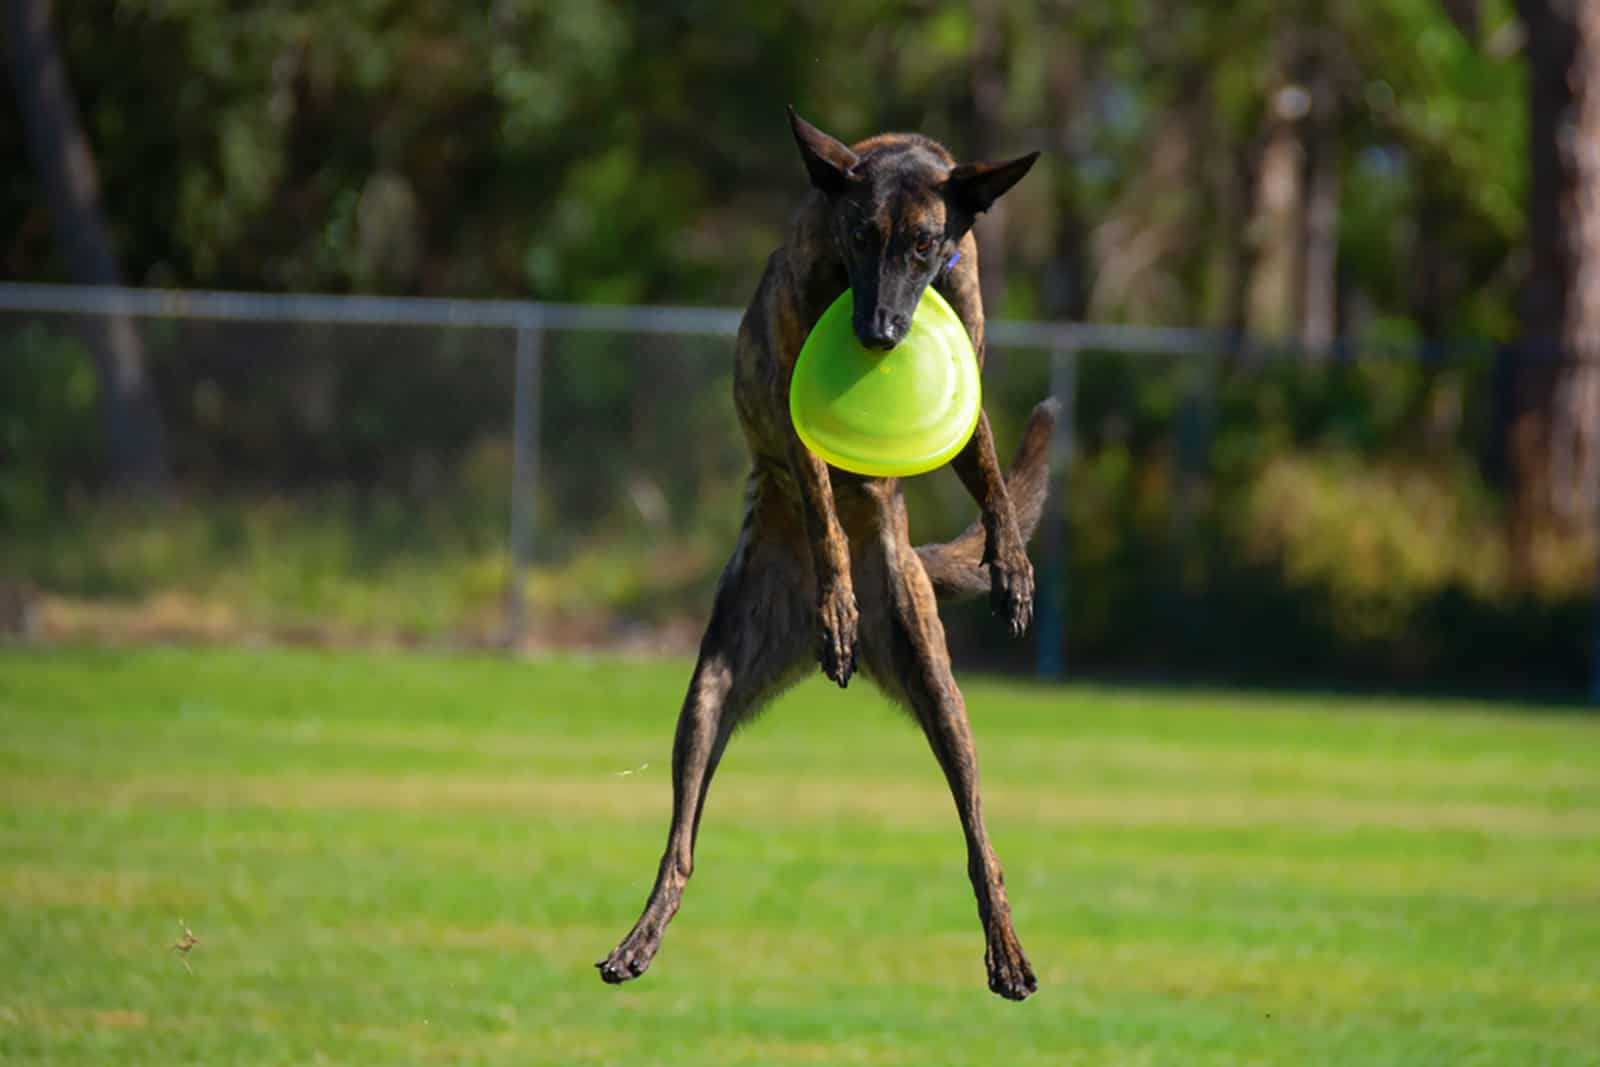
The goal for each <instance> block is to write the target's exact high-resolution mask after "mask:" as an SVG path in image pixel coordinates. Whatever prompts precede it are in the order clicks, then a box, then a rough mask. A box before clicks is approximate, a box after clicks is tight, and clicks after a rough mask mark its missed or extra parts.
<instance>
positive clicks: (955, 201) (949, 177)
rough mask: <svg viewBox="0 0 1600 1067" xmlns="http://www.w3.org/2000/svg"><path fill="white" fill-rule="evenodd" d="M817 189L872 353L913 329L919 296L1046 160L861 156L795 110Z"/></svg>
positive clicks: (792, 119)
mask: <svg viewBox="0 0 1600 1067" xmlns="http://www.w3.org/2000/svg"><path fill="white" fill-rule="evenodd" d="M789 124H790V126H791V127H792V128H793V129H794V139H795V141H796V142H797V143H798V144H799V145H800V155H801V157H802V158H803V159H804V160H805V163H806V171H807V172H808V173H809V174H810V175H811V184H812V185H813V186H815V187H816V188H817V189H818V190H820V191H821V192H822V194H823V195H824V196H825V197H826V198H827V203H828V215H829V217H828V229H829V236H830V238H831V239H832V241H833V243H834V246H835V248H836V249H837V251H838V255H839V257H840V259H841V260H842V261H843V263H844V266H845V269H846V271H847V272H848V274H849V277H850V290H851V292H852V293H853V294H854V297H855V301H854V302H855V314H854V316H853V318H852V321H851V325H852V327H853V328H854V329H855V334H856V337H857V338H858V339H859V340H860V341H861V343H862V344H863V345H865V346H867V347H868V348H876V349H889V348H893V347H894V346H895V345H897V344H899V343H900V341H901V340H902V339H904V338H905V335H906V332H907V331H908V330H910V329H911V316H912V314H913V313H915V311H916V310H917V303H918V301H920V300H921V299H922V291H923V290H924V289H926V288H927V287H928V283H929V282H931V281H933V280H934V278H936V277H938V275H939V272H940V271H941V270H943V269H944V268H945V267H946V265H947V264H949V263H950V260H951V257H952V256H953V255H954V254H955V251H956V245H957V243H958V242H959V241H960V240H961V238H962V237H963V236H965V234H966V232H967V231H968V230H970V229H971V228H972V223H973V221H974V220H975V219H976V218H977V217H978V214H979V213H980V212H983V211H987V210H988V209H989V207H990V205H992V204H993V203H994V202H995V201H996V200H998V199H999V198H1000V196H1001V194H1002V193H1004V192H1005V191H1006V190H1007V189H1010V188H1011V187H1012V186H1013V185H1015V184H1017V182H1019V181H1021V180H1022V176H1023V175H1024V174H1027V173H1028V168H1029V167H1031V166H1033V161H1034V160H1035V159H1037V158H1039V153H1037V152H1030V153H1029V154H1027V155H1025V156H1022V157H1020V158H1017V159H1013V160H1009V161H1007V162H1005V163H962V164H960V165H956V164H954V163H952V161H951V159H950V157H949V155H948V154H947V153H946V152H945V151H944V150H943V149H942V148H940V147H939V146H938V145H937V144H935V143H934V142H932V141H930V140H928V139H927V138H924V137H917V136H903V137H902V136H888V137H882V138H874V139H873V140H871V141H867V142H863V145H862V146H861V147H862V148H863V150H862V151H861V152H860V153H857V152H855V151H854V150H852V149H851V148H849V147H848V146H846V145H845V144H843V143H842V142H840V141H837V140H835V139H834V138H832V137H829V136H828V135H827V134H825V133H823V132H822V131H821V130H819V129H817V128H816V127H815V126H813V125H811V124H810V123H809V122H807V121H805V120H804V119H802V118H801V117H800V116H798V115H796V114H795V113H794V109H793V108H791V109H790V110H789Z"/></svg>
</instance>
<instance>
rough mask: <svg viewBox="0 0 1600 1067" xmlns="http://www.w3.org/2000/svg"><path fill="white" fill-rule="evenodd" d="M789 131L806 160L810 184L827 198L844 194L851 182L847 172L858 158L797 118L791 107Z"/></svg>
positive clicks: (841, 144) (843, 146)
mask: <svg viewBox="0 0 1600 1067" xmlns="http://www.w3.org/2000/svg"><path fill="white" fill-rule="evenodd" d="M789 128H790V129H791V130H793V131H794V142H795V144H797V145H799V146H800V158H801V159H804V160H805V161H806V173H808V174H810V175H811V184H812V185H814V186H816V187H817V188H818V189H820V190H822V191H823V192H824V193H826V194H827V195H828V196H838V195H839V194H840V193H842V192H844V191H845V189H847V188H848V187H849V185H850V182H851V181H852V178H851V176H850V169H851V168H852V167H854V166H855V165H856V164H857V163H859V162H860V161H861V157H860V156H857V155H856V154H855V153H854V152H852V151H850V149H849V148H847V147H846V146H845V145H844V144H843V143H842V142H840V141H836V140H834V139H833V138H832V137H829V136H828V135H827V134H825V133H823V132H822V131H821V130H819V129H817V128H816V127H815V126H813V125H811V123H809V122H807V121H806V120H805V119H803V118H801V117H800V116H799V115H796V114H795V113H794V108H793V107H791V108H789Z"/></svg>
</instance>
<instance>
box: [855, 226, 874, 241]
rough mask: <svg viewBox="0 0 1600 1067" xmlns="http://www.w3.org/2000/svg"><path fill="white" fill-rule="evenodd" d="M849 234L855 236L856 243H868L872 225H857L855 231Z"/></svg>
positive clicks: (870, 237) (870, 238)
mask: <svg viewBox="0 0 1600 1067" xmlns="http://www.w3.org/2000/svg"><path fill="white" fill-rule="evenodd" d="M850 236H851V237H853V238H855V242H856V244H858V245H864V244H866V243H868V242H869V241H871V240H872V227H870V226H857V227H856V228H855V232H854V233H852V234H851V235H850Z"/></svg>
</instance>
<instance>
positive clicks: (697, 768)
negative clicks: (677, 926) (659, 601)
mask: <svg viewBox="0 0 1600 1067" xmlns="http://www.w3.org/2000/svg"><path fill="white" fill-rule="evenodd" d="M810 585H811V580H810V576H809V573H808V572H807V571H806V569H805V568H804V566H803V564H802V563H801V562H800V561H799V560H798V559H795V558H793V557H790V556H788V555H786V554H785V553H784V552H782V551H781V547H780V546H776V545H769V544H765V543H763V542H762V541H761V539H760V538H758V537H753V536H752V531H751V529H750V527H749V526H748V524H747V526H746V528H745V530H744V532H743V533H742V534H741V536H740V538H739V545H738V547H737V548H736V549H735V550H734V554H733V558H732V559H731V560H729V561H728V565H727V568H726V569H725V570H724V571H723V574H722V581H721V584H720V585H719V586H718V588H717V596H716V603H715V606H714V607H713V608H712V612H711V622H710V623H709V624H708V625H707V627H706V633H705V637H704V638H702V639H701V644H700V658H699V661H698V662H697V663H696V664H695V668H694V676H693V677H692V678H691V679H690V681H689V692H688V695H687V696H686V697H685V698H684V702H683V710H682V712H680V713H679V716H678V728H677V735H676V737H675V739H674V741H673V746H672V826H671V829H670V830H669V831H668V834H667V848H666V852H665V854H664V855H663V856H662V857H661V867H660V870H659V871H658V872H657V874H656V882H655V888H653V889H652V890H651V891H650V899H649V901H648V902H646V904H645V907H644V913H643V914H641V915H640V916H639V921H638V922H637V923H635V924H634V927H633V929H632V930H631V931H630V932H629V933H628V936H627V937H625V938H623V939H622V943H621V944H619V945H618V946H617V947H616V948H615V949H613V950H612V952H611V954H610V955H609V956H607V957H606V958H605V959H603V960H601V961H600V962H599V963H597V964H595V966H596V967H598V968H599V969H600V977H601V978H603V979H605V980H606V981H607V982H610V983H613V984H616V983H620V982H626V981H628V980H630V979H633V978H637V977H639V976H640V975H641V974H643V973H644V972H645V969H646V968H648V967H649V966H650V961H651V959H653V958H654V956H655V954H656V950H657V949H658V948H659V947H660V945H661V934H662V932H663V931H664V930H665V929H666V927H667V923H669V922H671V921H672V917H673V915H675V914H677V911H678V904H679V902H680V901H681V900H682V898H683V890H684V886H685V885H686V884H687V883H688V881H689V875H690V873H691V871H692V870H693V869H694V845H695V838H696V837H697V836H698V834H699V831H700V814H701V812H702V810H703V809H704V807H705V800H706V791H707V790H708V789H709V788H710V786H711V777H712V775H713V774H715V773H716V770H717V764H718V762H719V761H720V760H721V759H722V753H723V749H724V748H726V746H727V744H728V739H729V738H730V737H731V736H732V735H733V731H734V729H735V728H736V727H737V726H738V725H739V723H740V722H741V721H744V720H746V719H749V718H751V717H752V716H754V715H755V714H756V713H757V712H758V711H760V710H761V707H762V706H763V705H764V704H765V703H766V702H767V701H769V700H770V699H772V697H774V696H776V695H777V694H778V693H779V692H780V691H782V689H783V688H785V687H786V685H788V684H791V683H793V682H794V681H795V680H797V679H798V678H799V677H801V676H802V675H803V673H804V667H805V664H806V663H807V662H808V661H809V658H810V653H811V644H812V637H811V623H810V617H809V611H810V607H809V597H810V591H809V590H810Z"/></svg>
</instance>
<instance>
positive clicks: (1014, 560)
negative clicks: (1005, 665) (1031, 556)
mask: <svg viewBox="0 0 1600 1067" xmlns="http://www.w3.org/2000/svg"><path fill="white" fill-rule="evenodd" d="M989 604H990V607H991V608H992V609H993V610H994V613H995V614H996V615H998V616H1000V617H1001V618H1002V619H1004V620H1006V624H1007V625H1008V626H1009V627H1010V628H1011V636H1012V637H1021V636H1022V635H1023V633H1025V632H1026V631H1027V629H1028V623H1029V622H1031V621H1032V620H1033V564H1032V563H1031V562H1029V560H1028V554H1027V552H1025V551H1024V550H1023V549H1021V548H1017V549H1015V550H1014V551H1011V552H1007V553H1004V554H1002V555H1000V556H999V558H997V559H995V560H993V561H992V562H991V563H990V564H989Z"/></svg>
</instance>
